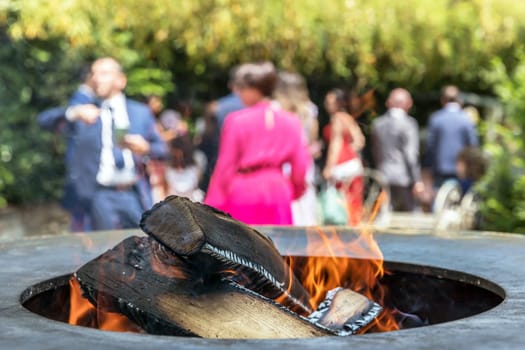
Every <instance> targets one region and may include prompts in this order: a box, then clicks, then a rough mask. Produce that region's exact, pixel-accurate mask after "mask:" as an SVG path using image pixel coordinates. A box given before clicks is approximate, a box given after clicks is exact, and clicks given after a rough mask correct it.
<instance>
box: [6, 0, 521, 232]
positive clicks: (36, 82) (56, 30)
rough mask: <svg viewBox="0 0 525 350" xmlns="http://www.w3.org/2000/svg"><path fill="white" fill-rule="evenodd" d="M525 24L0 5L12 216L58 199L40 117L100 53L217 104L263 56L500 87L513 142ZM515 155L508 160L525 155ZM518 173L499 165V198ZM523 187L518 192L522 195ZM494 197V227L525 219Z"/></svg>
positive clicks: (359, 3) (412, 10)
mask: <svg viewBox="0 0 525 350" xmlns="http://www.w3.org/2000/svg"><path fill="white" fill-rule="evenodd" d="M524 17H525V7H524V6H523V5H522V4H521V2H520V1H515V0H464V1H448V0H447V1H430V0H405V1H391V0H333V1H329V2H326V1H324V2H323V1H318V0H288V1H278V0H276V1H249V0H192V1H187V0H171V1H156V0H113V1H108V0H91V1H84V0H69V1H46V0H31V1H28V0H10V1H2V0H0V60H1V63H2V64H1V65H0V82H1V84H0V115H1V118H0V206H2V205H5V204H6V202H26V201H34V200H38V199H42V200H44V199H46V198H57V197H58V196H59V195H60V191H61V190H60V188H61V186H60V183H61V182H62V175H63V165H62V162H63V152H64V144H63V140H62V138H60V137H59V136H58V135H53V134H51V133H47V132H42V131H40V130H39V129H38V127H37V125H36V121H35V117H36V114H37V113H38V112H40V111H42V110H43V109H45V108H47V107H52V106H57V105H63V104H65V103H66V102H67V98H68V96H70V94H71V93H72V92H73V91H74V89H75V88H76V86H77V84H78V83H79V79H80V78H79V75H78V70H79V68H80V67H82V66H83V65H84V64H85V63H86V62H89V61H91V60H93V59H94V58H97V57H102V56H113V57H115V58H116V59H118V60H119V61H120V62H121V63H122V65H123V67H124V69H125V71H126V73H127V75H128V87H127V93H128V94H130V95H132V96H136V97H142V96H146V95H150V94H155V95H161V96H166V95H171V97H173V95H176V96H177V97H179V98H180V97H183V98H192V99H195V98H196V97H197V98H201V99H203V100H207V99H211V98H215V97H217V96H218V95H219V94H222V93H224V90H225V81H226V76H227V72H228V70H229V68H230V67H231V66H232V65H235V64H238V63H239V62H243V61H249V60H262V59H268V60H272V61H273V62H275V63H276V65H277V66H278V67H280V68H283V69H288V70H294V71H298V72H300V73H303V74H305V75H306V76H307V79H308V81H309V82H310V83H311V84H312V85H313V86H317V87H323V88H325V87H326V88H328V87H333V86H335V85H340V83H341V82H343V83H344V84H345V85H347V86H357V87H360V88H361V87H363V86H372V87H374V88H375V89H376V91H378V92H380V93H385V92H386V91H387V90H388V89H389V88H391V87H393V86H404V87H406V88H408V89H410V90H412V91H419V92H424V91H429V90H437V89H438V88H439V87H440V86H442V85H443V84H444V83H451V82H452V83H456V84H458V85H459V86H461V87H462V88H463V89H465V90H470V91H473V92H483V93H491V92H492V88H491V84H493V83H494V82H497V94H498V95H499V96H501V98H502V99H503V100H504V101H506V102H507V104H508V106H509V111H508V114H509V117H510V118H511V119H510V120H512V128H513V129H512V130H513V131H512V132H510V131H507V130H503V131H502V132H501V137H502V138H503V139H505V140H506V141H505V142H507V141H508V143H509V144H510V143H512V144H513V142H514V141H510V138H511V136H512V135H514V134H512V133H513V132H514V130H518V131H517V132H518V134H519V135H522V133H523V128H524V127H523V124H524V123H525V122H524V119H523V118H525V117H524V116H525V104H523V103H521V104H520V103H515V101H525V98H524V97H525V68H522V67H525V66H524V65H523V64H521V62H524V60H523V58H522V57H519V56H518V57H517V56H516V53H517V52H519V49H520V46H521V43H522V42H523V41H524V39H525V31H524V30H523V28H524V25H523V20H522V18H524ZM494 57H499V61H498V62H499V63H498V64H493V63H492V62H493V61H492V59H493V58H494ZM507 71H508V72H512V73H511V75H509V76H508V78H505V74H506V72H507ZM482 72H488V73H487V74H482ZM503 73H505V74H503ZM502 77H503V78H502ZM515 137H516V138H519V137H521V136H515ZM507 139H509V140H507ZM513 140H514V139H513ZM496 146H498V145H494V147H496ZM505 146H506V147H507V148H502V149H501V150H499V151H497V152H501V153H502V155H501V157H502V159H504V158H505V157H506V156H508V153H507V152H511V148H512V147H518V148H519V147H521V148H520V149H521V150H522V149H523V145H514V146H510V145H507V144H505ZM502 147H503V145H502ZM494 152H495V153H496V154H497V152H496V151H494ZM495 163H496V161H495ZM509 163H512V162H509ZM505 166H506V164H505V162H502V167H505ZM495 168H498V167H495ZM517 169H520V168H519V166H518V167H517ZM515 172H516V170H515V169H514V168H513V169H500V170H497V169H494V174H493V175H491V177H488V180H487V184H490V185H487V188H488V189H491V188H498V189H499V187H497V186H496V185H494V184H495V182H497V181H499V180H496V179H506V180H505V181H507V180H508V181H510V180H512V179H514V177H515V176H516V174H515ZM490 179H492V180H490ZM502 181H503V180H502ZM522 183H523V181H521V180H519V179H518V180H517V181H515V182H513V186H518V188H512V194H513V195H514V194H516V195H517V194H522V193H523V192H522V190H521V187H519V186H521V184H522ZM495 186H496V187H495ZM503 187H505V186H503ZM503 187H502V188H501V191H504V190H508V189H509V188H510V187H508V186H507V188H503ZM520 191H521V192H520ZM489 192H490V191H489V190H487V192H485V193H486V195H487V197H488V198H493V200H492V199H491V200H488V201H487V203H489V204H488V205H487V209H486V211H485V213H486V217H487V223H489V222H496V220H494V219H491V216H490V215H489V212H490V210H494V211H497V212H498V213H503V214H505V215H507V216H509V217H510V216H511V215H515V217H516V218H518V220H520V219H519V218H522V217H523V216H522V215H523V205H522V204H519V203H518V202H519V198H517V199H516V203H518V204H512V205H510V204H509V205H508V206H507V204H508V203H504V201H503V200H502V199H503V198H505V195H510V192H509V193H506V194H505V193H504V192H501V193H502V195H501V196H499V195H495V194H494V193H492V194H490V193H489ZM509 198H510V197H509ZM520 203H521V202H520ZM503 214H502V215H503ZM498 215H499V214H498ZM509 220H510V219H509ZM509 220H507V221H506V222H509V223H510V222H511V221H509ZM520 225H521V224H519V222H517V223H513V224H512V227H520ZM509 230H510V228H509Z"/></svg>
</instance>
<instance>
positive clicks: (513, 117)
mask: <svg viewBox="0 0 525 350" xmlns="http://www.w3.org/2000/svg"><path fill="white" fill-rule="evenodd" d="M518 62H519V64H517V65H516V67H515V68H514V69H513V70H510V71H508V70H507V69H506V68H505V66H504V65H503V63H502V61H501V60H500V59H495V60H494V62H493V65H494V69H493V70H492V71H491V72H490V74H489V76H488V77H487V79H489V80H491V81H492V82H493V83H494V84H495V85H494V89H495V91H496V93H497V94H498V95H499V97H500V98H501V100H502V102H503V103H504V105H505V107H506V116H507V120H506V123H505V125H495V126H494V128H495V130H493V132H494V133H495V134H496V139H495V141H493V142H489V143H487V144H486V145H485V150H486V151H487V153H488V154H490V156H491V164H490V167H489V171H488V173H487V174H486V175H485V176H484V178H483V181H481V183H480V184H479V185H478V186H477V188H476V189H477V191H478V192H479V193H480V194H481V195H482V197H483V198H484V202H483V203H482V207H481V213H482V216H483V229H487V230H495V231H506V232H519V233H524V234H525V142H524V136H525V55H523V54H519V55H518Z"/></svg>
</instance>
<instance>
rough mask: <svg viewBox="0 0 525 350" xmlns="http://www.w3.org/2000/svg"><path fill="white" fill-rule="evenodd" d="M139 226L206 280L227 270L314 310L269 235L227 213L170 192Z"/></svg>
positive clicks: (302, 309) (291, 304) (269, 294)
mask: <svg viewBox="0 0 525 350" xmlns="http://www.w3.org/2000/svg"><path fill="white" fill-rule="evenodd" d="M140 227H141V228H142V230H143V231H144V232H146V233H147V234H148V235H150V236H152V237H153V238H155V239H156V240H158V241H159V242H161V243H162V244H163V245H165V246H166V247H168V248H169V249H171V251H172V252H173V253H174V254H175V255H177V256H179V257H180V258H181V259H184V261H185V262H186V263H187V264H188V265H190V266H192V267H193V268H194V270H195V271H200V273H201V274H202V279H208V278H209V276H212V275H217V274H222V275H223V277H227V278H229V279H230V280H231V281H233V282H236V283H238V284H241V285H242V286H244V287H245V288H248V289H250V290H253V291H256V292H257V293H258V294H261V295H263V296H265V297H266V298H268V299H272V300H279V302H280V303H281V304H282V305H284V306H286V307H287V308H289V309H291V310H293V311H294V312H297V313H298V314H300V315H308V314H310V313H311V312H312V307H311V305H309V299H310V298H309V295H308V293H307V292H306V290H305V289H304V288H303V287H302V285H301V284H300V283H299V281H298V280H297V279H296V278H295V276H294V275H293V273H292V271H291V269H290V268H289V266H288V265H287V264H286V263H285V262H284V261H283V259H282V257H281V256H280V254H279V252H278V251H277V249H276V248H275V246H274V244H273V242H272V241H271V240H270V238H269V237H267V236H266V235H264V234H262V233H260V232H258V231H256V230H255V229H253V228H251V227H249V226H247V225H245V224H243V223H241V222H239V221H237V220H235V219H233V218H232V217H231V216H229V215H228V214H226V213H223V212H221V211H218V210H216V209H214V208H212V207H210V206H207V205H204V204H200V203H194V202H191V201H190V200H188V199H186V198H182V197H177V196H170V197H167V198H166V199H165V200H164V201H162V202H160V203H157V204H156V205H155V206H154V207H153V208H152V209H151V210H148V211H146V212H145V213H144V214H143V216H142V220H141V223H140ZM232 271H233V272H234V273H231V272H232Z"/></svg>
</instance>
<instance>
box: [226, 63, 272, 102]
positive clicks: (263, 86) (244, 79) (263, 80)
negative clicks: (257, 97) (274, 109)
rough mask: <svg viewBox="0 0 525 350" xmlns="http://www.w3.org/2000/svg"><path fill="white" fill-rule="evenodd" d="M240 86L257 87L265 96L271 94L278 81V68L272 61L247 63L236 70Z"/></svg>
mask: <svg viewBox="0 0 525 350" xmlns="http://www.w3.org/2000/svg"><path fill="white" fill-rule="evenodd" d="M235 76H236V77H235V85H236V86H237V87H238V88H243V87H250V88H254V89H257V90H259V91H260V92H261V94H263V95H264V96H267V97H268V96H271V95H272V93H273V90H274V89H275V84H276V82H277V70H276V69H275V66H274V65H273V63H271V62H260V63H245V64H242V65H241V66H240V67H239V68H238V69H237V71H236V72H235Z"/></svg>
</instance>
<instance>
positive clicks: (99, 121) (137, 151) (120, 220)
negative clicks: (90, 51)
mask: <svg viewBox="0 0 525 350" xmlns="http://www.w3.org/2000/svg"><path fill="white" fill-rule="evenodd" d="M91 74H92V81H93V90H94V92H95V94H96V96H97V98H98V100H99V101H100V105H94V104H86V102H85V101H84V100H81V99H75V98H73V99H72V100H71V101H70V106H69V107H68V108H67V111H66V112H65V115H61V116H59V115H58V114H54V115H49V116H48V118H47V119H45V118H44V119H45V120H41V124H47V125H55V124H56V123H57V121H58V120H60V119H65V120H66V121H67V128H68V133H69V135H71V140H72V142H71V150H70V155H69V156H68V157H69V159H70V160H69V162H66V165H67V176H68V179H67V182H68V183H71V184H72V187H73V190H74V191H75V192H76V196H77V198H78V200H79V202H80V203H81V205H82V206H83V207H84V208H86V210H87V212H88V213H89V216H90V219H91V220H90V221H91V226H92V229H94V230H109V229H117V228H134V227H138V223H139V219H140V216H141V214H142V212H143V211H144V210H145V209H148V208H149V207H150V206H151V205H152V203H151V191H150V188H149V184H148V181H147V179H146V177H145V172H144V163H145V161H146V160H147V159H148V157H152V158H162V157H165V156H166V154H167V148H166V145H165V144H164V142H163V141H162V140H161V138H160V137H159V135H158V134H157V132H156V129H155V124H154V118H153V116H152V114H151V112H150V110H149V108H148V107H147V105H145V104H142V103H139V102H136V101H133V100H130V99H128V98H126V96H125V95H124V93H123V90H124V88H125V86H126V83H127V80H126V76H125V74H124V73H123V71H122V68H121V66H120V64H119V63H118V62H117V61H116V60H114V59H112V58H101V59H98V60H96V61H95V62H94V63H93V65H92V67H91Z"/></svg>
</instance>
